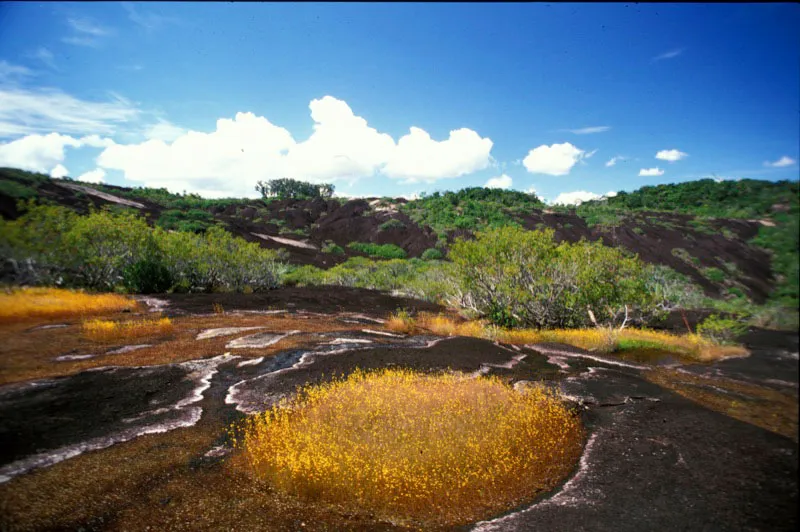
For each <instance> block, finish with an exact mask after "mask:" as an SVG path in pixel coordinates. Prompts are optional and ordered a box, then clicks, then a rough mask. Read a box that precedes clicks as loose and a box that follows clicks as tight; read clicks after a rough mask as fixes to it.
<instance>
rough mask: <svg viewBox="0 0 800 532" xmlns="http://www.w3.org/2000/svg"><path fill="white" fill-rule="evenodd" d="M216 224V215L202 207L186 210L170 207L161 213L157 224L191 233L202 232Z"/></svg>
mask: <svg viewBox="0 0 800 532" xmlns="http://www.w3.org/2000/svg"><path fill="white" fill-rule="evenodd" d="M213 224H214V216H213V215H212V214H211V213H210V212H207V211H204V210H201V209H189V210H186V211H182V210H178V209H168V210H166V211H164V212H162V213H161V216H160V217H159V218H158V221H156V225H158V226H160V227H163V228H164V229H172V230H175V231H186V232H189V233H202V232H203V231H205V230H206V229H208V228H209V227H211V226H212V225H213Z"/></svg>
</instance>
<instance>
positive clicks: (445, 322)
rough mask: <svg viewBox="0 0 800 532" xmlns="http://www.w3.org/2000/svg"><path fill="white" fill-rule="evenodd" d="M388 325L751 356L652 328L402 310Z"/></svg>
mask: <svg viewBox="0 0 800 532" xmlns="http://www.w3.org/2000/svg"><path fill="white" fill-rule="evenodd" d="M386 328H388V329H389V330H392V331H395V332H403V333H413V332H420V331H428V332H431V333H433V334H438V335H443V336H471V337H474V338H486V339H490V340H496V341H499V342H504V343H508V344H517V345H524V344H535V343H540V342H554V343H562V344H567V345H572V346H575V347H579V348H581V349H586V350H588V351H597V352H600V353H614V352H624V351H629V350H640V349H658V350H663V351H667V352H671V353H676V354H678V355H681V356H683V357H686V358H688V359H692V360H696V361H701V362H708V361H712V360H720V359H723V358H727V357H734V356H747V355H748V351H747V350H746V349H745V348H743V347H741V346H738V345H718V344H715V343H714V342H712V341H711V340H708V339H707V338H703V337H702V336H700V335H697V334H682V335H678V334H672V333H668V332H662V331H652V330H648V329H633V328H626V329H623V330H621V331H620V330H616V329H610V328H592V329H540V330H534V329H501V328H499V327H495V326H492V325H490V324H489V323H488V322H486V321H479V320H476V321H459V320H456V319H453V318H451V317H449V316H445V315H441V314H429V313H420V314H419V316H417V317H416V318H412V317H410V316H409V315H407V314H405V313H402V312H398V313H395V314H393V315H391V316H389V319H388V320H387V322H386Z"/></svg>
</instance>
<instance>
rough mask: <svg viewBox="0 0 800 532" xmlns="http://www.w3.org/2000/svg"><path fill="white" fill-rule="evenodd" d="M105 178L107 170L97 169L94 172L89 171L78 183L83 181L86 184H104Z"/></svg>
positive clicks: (81, 176)
mask: <svg viewBox="0 0 800 532" xmlns="http://www.w3.org/2000/svg"><path fill="white" fill-rule="evenodd" d="M105 177H106V172H105V170H103V169H102V168H95V169H94V170H89V171H88V172H86V173H85V174H81V175H79V176H78V181H83V182H84V183H103V182H104V178H105Z"/></svg>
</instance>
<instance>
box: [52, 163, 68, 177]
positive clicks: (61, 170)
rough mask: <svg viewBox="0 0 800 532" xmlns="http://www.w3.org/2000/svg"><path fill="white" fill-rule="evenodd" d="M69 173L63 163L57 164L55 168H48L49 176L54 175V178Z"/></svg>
mask: <svg viewBox="0 0 800 532" xmlns="http://www.w3.org/2000/svg"><path fill="white" fill-rule="evenodd" d="M68 175H69V170H67V168H66V167H65V166H64V165H63V164H57V165H56V166H55V168H53V169H52V170H50V177H54V178H56V179H61V178H62V177H64V176H68Z"/></svg>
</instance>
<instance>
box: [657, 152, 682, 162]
mask: <svg viewBox="0 0 800 532" xmlns="http://www.w3.org/2000/svg"><path fill="white" fill-rule="evenodd" d="M688 156H689V154H688V153H683V152H682V151H679V150H661V151H660V152H658V153H656V159H660V160H662V161H669V162H671V163H674V162H675V161H680V160H681V159H683V158H685V157H688Z"/></svg>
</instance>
